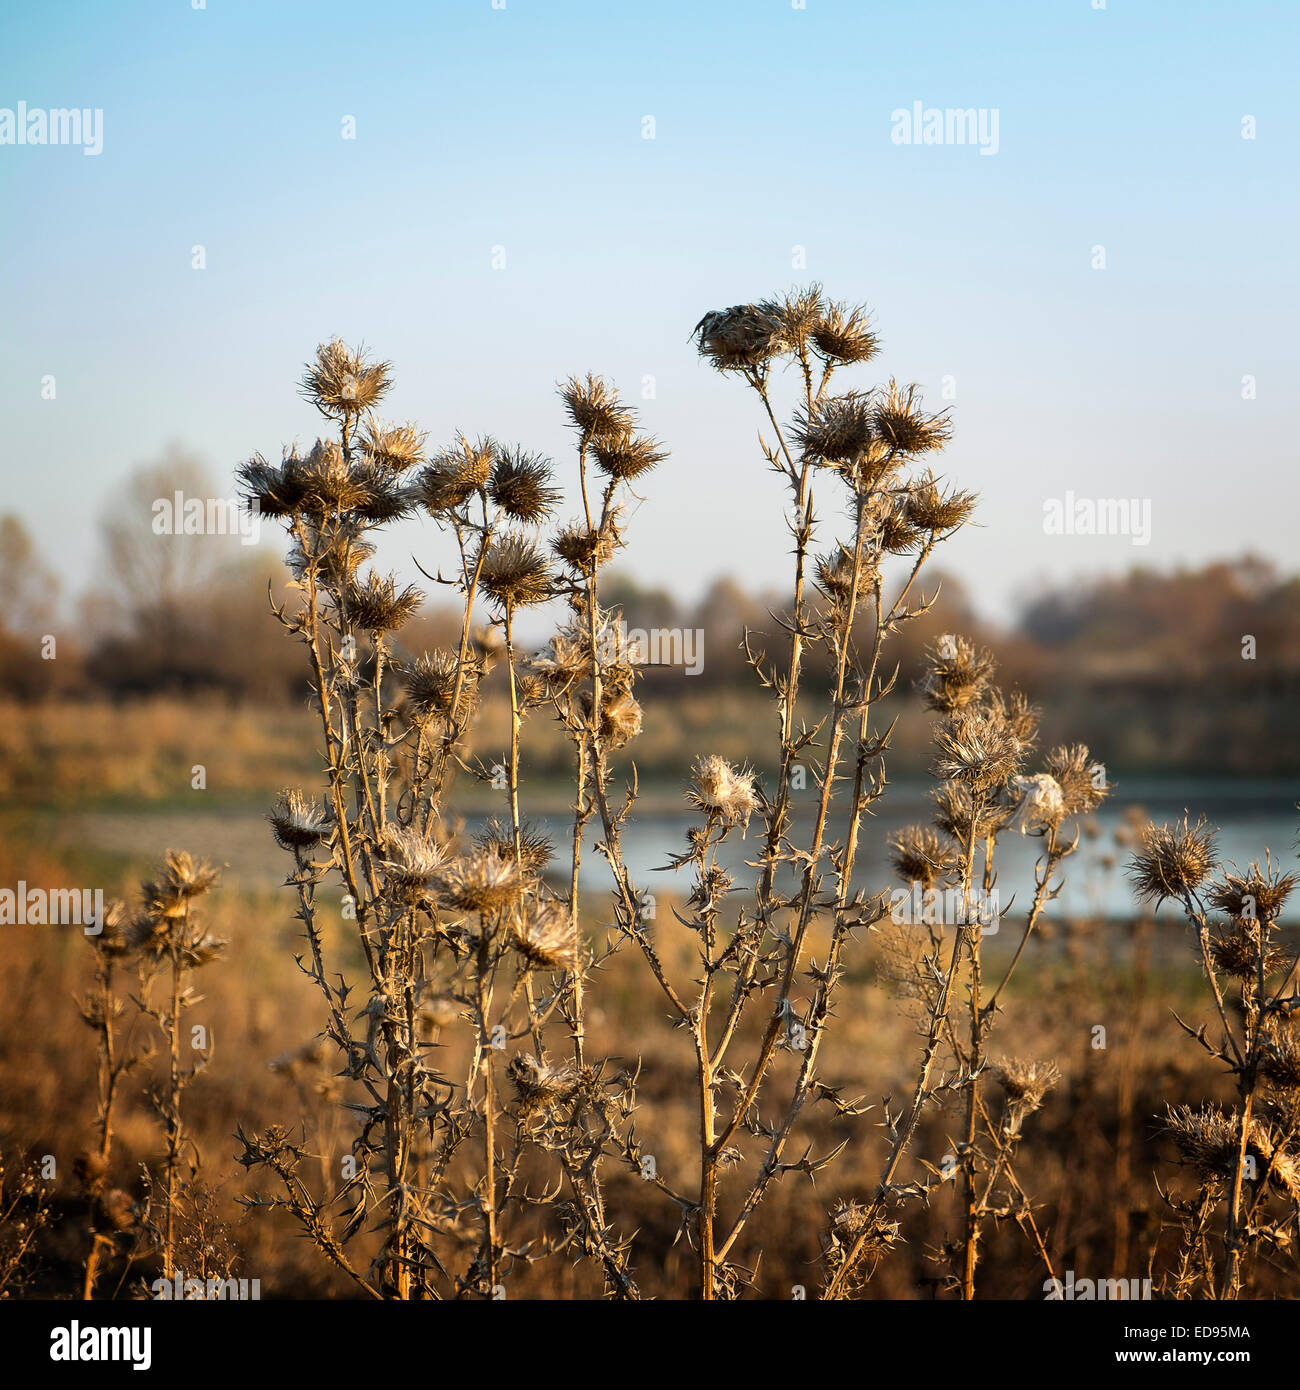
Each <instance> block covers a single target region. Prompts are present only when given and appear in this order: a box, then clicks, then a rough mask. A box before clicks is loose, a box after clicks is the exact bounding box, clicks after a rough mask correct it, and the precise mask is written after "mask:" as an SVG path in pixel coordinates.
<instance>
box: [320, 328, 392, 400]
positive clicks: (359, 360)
mask: <svg viewBox="0 0 1300 1390" xmlns="http://www.w3.org/2000/svg"><path fill="white" fill-rule="evenodd" d="M390 370H391V364H390V363H388V362H374V361H371V360H370V359H369V358H368V357H367V356H366V350H365V347H364V345H362V346H360V347H358V348H356V349H355V350H350V349H348V348H346V347H344V345H343V344H342V342H340V341H339V339H337V338H335V339H334V340H333V341H331V342H328V343H322V344H321V345H320V347H318V348H317V349H316V356H315V358H314V359H313V360H312V361H311V362H308V363H307V364H306V367H305V368H304V370H303V378H302V384H301V391H302V394H303V396H304V397H305V398H306V399H307V400H309V401H311V402H312V404H313V405H314V406H315V407H316V409H317V410H319V411H320V413H321V414H322V415H327V416H330V417H331V418H333V419H342V418H343V417H344V416H354V415H358V414H361V413H363V412H365V411H368V410H370V409H372V408H373V407H374V406H376V405H378V403H379V402H380V401H381V400H382V399H383V398H384V396H385V395H386V394H387V393H388V390H389V387H390V386H391V385H392V383H391V381H390V380H389V372H390Z"/></svg>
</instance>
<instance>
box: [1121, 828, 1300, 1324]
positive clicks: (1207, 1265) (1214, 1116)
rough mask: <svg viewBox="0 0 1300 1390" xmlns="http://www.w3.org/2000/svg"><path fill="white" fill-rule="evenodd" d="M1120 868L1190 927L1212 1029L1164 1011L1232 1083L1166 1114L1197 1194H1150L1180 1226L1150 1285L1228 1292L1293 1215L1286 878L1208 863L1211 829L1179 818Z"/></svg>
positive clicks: (1183, 1291) (1298, 1160)
mask: <svg viewBox="0 0 1300 1390" xmlns="http://www.w3.org/2000/svg"><path fill="white" fill-rule="evenodd" d="M1130 872H1131V875H1132V879H1133V884H1134V887H1135V890H1136V892H1137V895H1138V897H1139V898H1140V899H1141V900H1143V901H1145V902H1147V903H1151V904H1153V905H1154V906H1155V907H1157V908H1158V907H1159V905H1160V904H1161V903H1162V902H1165V901H1167V900H1168V901H1173V902H1176V903H1178V905H1179V906H1180V907H1181V908H1182V910H1183V914H1184V916H1185V918H1186V920H1187V922H1188V924H1189V925H1190V926H1191V927H1192V928H1193V929H1194V931H1195V934H1196V943H1197V949H1198V953H1199V956H1200V964H1201V968H1202V970H1203V972H1204V975H1205V980H1206V983H1207V984H1208V985H1209V988H1210V994H1211V997H1212V998H1213V1001H1214V1007H1215V1013H1216V1015H1217V1019H1218V1034H1217V1037H1216V1036H1213V1035H1212V1034H1211V1033H1210V1032H1209V1030H1208V1028H1207V1026H1206V1025H1205V1024H1204V1023H1202V1024H1201V1025H1200V1026H1199V1027H1195V1028H1194V1027H1193V1026H1192V1025H1191V1024H1190V1023H1187V1022H1186V1021H1184V1020H1183V1019H1182V1018H1180V1017H1179V1016H1178V1015H1177V1014H1176V1013H1175V1015H1174V1017H1175V1019H1176V1020H1177V1022H1178V1024H1179V1026H1180V1027H1181V1028H1182V1029H1183V1031H1184V1032H1185V1033H1186V1035H1187V1036H1188V1037H1190V1038H1192V1039H1193V1040H1194V1041H1195V1042H1196V1043H1198V1044H1199V1046H1200V1047H1201V1048H1202V1049H1203V1050H1204V1051H1205V1052H1206V1053H1208V1054H1209V1055H1210V1056H1211V1057H1213V1058H1214V1059H1215V1060H1216V1061H1218V1062H1220V1063H1222V1064H1223V1066H1224V1067H1225V1068H1226V1069H1227V1071H1228V1072H1229V1074H1230V1075H1231V1076H1232V1078H1233V1082H1234V1085H1235V1089H1236V1104H1235V1105H1234V1106H1233V1108H1232V1109H1231V1110H1229V1111H1224V1110H1223V1109H1221V1108H1220V1107H1217V1106H1202V1107H1199V1108H1197V1109H1193V1108H1192V1107H1191V1106H1188V1105H1182V1106H1177V1107H1175V1106H1170V1107H1169V1108H1168V1110H1167V1112H1166V1115H1165V1118H1164V1128H1165V1132H1166V1133H1167V1134H1168V1136H1169V1138H1170V1139H1171V1140H1172V1141H1173V1143H1174V1146H1175V1148H1176V1149H1177V1151H1178V1154H1179V1158H1180V1161H1181V1162H1182V1163H1183V1164H1185V1165H1187V1166H1188V1167H1189V1168H1190V1169H1191V1170H1192V1172H1193V1173H1194V1174H1195V1176H1196V1191H1195V1194H1194V1195H1193V1196H1192V1197H1190V1198H1179V1197H1176V1196H1175V1195H1173V1194H1172V1193H1164V1192H1162V1196H1163V1197H1164V1199H1165V1201H1166V1203H1167V1205H1168V1206H1169V1207H1170V1209H1171V1210H1172V1211H1173V1212H1174V1213H1175V1214H1176V1216H1177V1218H1178V1222H1179V1225H1180V1226H1181V1229H1182V1248H1181V1251H1180V1254H1179V1258H1178V1263H1177V1266H1176V1267H1175V1268H1174V1269H1173V1270H1171V1271H1168V1272H1166V1274H1165V1276H1164V1278H1163V1280H1162V1289H1163V1291H1164V1292H1165V1293H1166V1294H1167V1295H1169V1296H1172V1297H1176V1298H1222V1299H1235V1298H1240V1297H1241V1296H1242V1295H1243V1293H1244V1292H1245V1291H1246V1290H1247V1288H1248V1287H1249V1284H1250V1279H1251V1275H1252V1273H1253V1270H1254V1268H1255V1267H1256V1266H1257V1265H1258V1264H1259V1263H1260V1262H1262V1261H1264V1260H1267V1259H1269V1258H1271V1257H1275V1256H1278V1255H1288V1256H1289V1255H1290V1252H1291V1251H1292V1250H1293V1249H1294V1237H1295V1232H1296V1228H1297V1222H1298V1221H1300V1089H1298V1088H1300V1068H1297V1058H1300V1043H1298V1041H1297V1038H1296V1036H1295V1033H1294V1028H1295V1024H1294V1019H1295V1015H1296V1009H1297V1007H1300V993H1297V990H1296V987H1295V978H1296V970H1297V966H1298V965H1300V955H1293V954H1292V953H1290V952H1287V951H1284V950H1283V949H1282V946H1281V941H1280V936H1279V927H1278V918H1279V916H1280V914H1281V911H1282V908H1283V906H1284V905H1285V903H1286V901H1287V899H1288V898H1289V897H1290V895H1291V893H1292V892H1293V891H1294V889H1295V886H1296V882H1297V879H1296V875H1294V874H1290V873H1282V872H1280V871H1279V870H1278V869H1276V868H1275V867H1274V865H1273V862H1272V858H1271V856H1270V855H1268V854H1267V853H1266V855H1265V857H1264V859H1263V861H1262V862H1255V863H1252V864H1250V865H1248V866H1247V868H1246V869H1245V870H1244V871H1243V870H1240V869H1238V868H1237V867H1236V866H1235V865H1223V864H1221V863H1220V862H1219V858H1218V851H1217V846H1216V835H1215V832H1214V831H1213V830H1212V829H1211V827H1210V826H1208V825H1207V824H1206V823H1205V822H1204V821H1203V820H1202V821H1197V822H1196V823H1194V824H1193V823H1191V822H1190V820H1189V819H1188V817H1187V816H1184V817H1183V819H1182V821H1181V822H1178V823H1175V824H1172V825H1160V826H1156V825H1148V826H1146V827H1145V828H1144V829H1143V831H1142V833H1141V839H1140V843H1139V845H1138V847H1137V849H1136V851H1135V852H1134V854H1133V857H1132V860H1131V865H1130ZM1216 913H1217V914H1220V915H1217V916H1216V915H1214V914H1216ZM1220 1212H1222V1216H1221V1220H1222V1230H1221V1234H1220V1236H1219V1243H1220V1244H1221V1251H1222V1253H1221V1255H1218V1256H1216V1253H1215V1249H1214V1244H1215V1242H1214V1239H1213V1235H1214V1225H1215V1221H1216V1218H1218V1217H1219V1213H1220Z"/></svg>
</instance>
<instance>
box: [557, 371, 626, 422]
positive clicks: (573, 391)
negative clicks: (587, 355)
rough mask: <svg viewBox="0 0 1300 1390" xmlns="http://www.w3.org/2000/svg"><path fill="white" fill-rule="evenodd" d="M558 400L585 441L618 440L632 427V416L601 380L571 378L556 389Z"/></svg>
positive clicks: (616, 394) (594, 378)
mask: <svg viewBox="0 0 1300 1390" xmlns="http://www.w3.org/2000/svg"><path fill="white" fill-rule="evenodd" d="M560 399H561V400H562V401H563V402H564V408H565V410H566V411H567V412H568V416H569V419H570V420H571V421H572V422H573V424H574V426H575V427H576V428H577V429H579V430H581V431H582V433H583V435H584V436H585V437H586V438H588V439H594V438H596V437H597V436H599V435H604V436H609V437H612V438H618V437H619V436H621V435H624V434H630V433H631V431H632V430H633V429H634V428H635V426H636V413H635V412H634V411H633V410H632V409H630V408H629V407H628V406H625V405H624V404H623V403H622V402H621V401H620V400H619V398H618V392H617V391H616V390H615V389H614V388H613V386H611V385H610V384H609V382H607V381H606V380H605V379H604V377H599V376H593V375H592V374H591V373H590V372H588V373H587V375H586V378H585V379H583V378H579V377H576V376H571V377H570V378H569V379H568V380H567V381H565V382H563V383H561V385H560Z"/></svg>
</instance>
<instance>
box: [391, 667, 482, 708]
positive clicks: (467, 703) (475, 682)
mask: <svg viewBox="0 0 1300 1390" xmlns="http://www.w3.org/2000/svg"><path fill="white" fill-rule="evenodd" d="M459 666H460V659H459V657H458V656H457V655H456V653H455V652H448V651H436V652H433V653H432V654H430V653H428V652H426V653H424V654H423V655H422V656H418V657H416V659H415V661H413V662H412V663H411V664H410V665H409V666H404V667H398V668H397V674H398V677H399V679H400V680H401V682H402V687H403V689H404V690H405V691H406V698H407V700H408V701H409V703H410V706H411V709H412V710H413V711H414V713H415V715H416V716H417V717H418V718H425V719H427V718H431V717H434V716H437V717H440V718H442V719H446V720H449V721H450V722H452V723H454V724H464V723H465V722H466V721H468V720H469V719H470V718H471V716H472V715H473V713H474V710H475V709H476V708H477V706H478V693H479V691H478V687H479V680H480V679H481V678H482V675H483V671H482V666H481V664H480V663H479V661H478V659H477V658H476V657H475V656H474V654H473V653H470V654H469V655H468V656H467V657H466V659H465V670H464V673H463V675H462V677H461V682H460V695H459V697H457V695H456V673H457V670H458V669H459ZM453 701H455V704H456V708H455V709H454V710H453V709H452V703H453Z"/></svg>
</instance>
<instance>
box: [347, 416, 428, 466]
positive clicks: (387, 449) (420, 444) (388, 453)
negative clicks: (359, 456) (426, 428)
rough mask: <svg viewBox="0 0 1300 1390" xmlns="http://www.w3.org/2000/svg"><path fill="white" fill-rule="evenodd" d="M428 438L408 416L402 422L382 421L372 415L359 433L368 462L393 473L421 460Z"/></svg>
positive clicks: (414, 464)
mask: <svg viewBox="0 0 1300 1390" xmlns="http://www.w3.org/2000/svg"><path fill="white" fill-rule="evenodd" d="M427 439H428V435H426V434H425V433H424V432H423V431H422V430H420V429H418V428H417V427H416V426H415V425H413V424H412V423H411V422H410V421H409V420H408V421H407V422H406V423H404V424H401V425H384V424H381V423H380V421H378V420H376V419H375V418H374V416H371V417H370V418H369V419H368V420H367V421H366V425H365V429H364V430H363V431H362V433H361V448H362V450H363V451H364V453H365V456H366V458H367V459H368V460H369V461H370V463H371V464H372V465H374V466H376V467H379V468H385V469H388V470H390V471H391V472H393V473H404V472H405V471H406V470H407V469H408V468H414V467H415V466H416V465H417V464H419V463H421V462H423V460H424V446H425V442H426V440H427Z"/></svg>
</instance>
